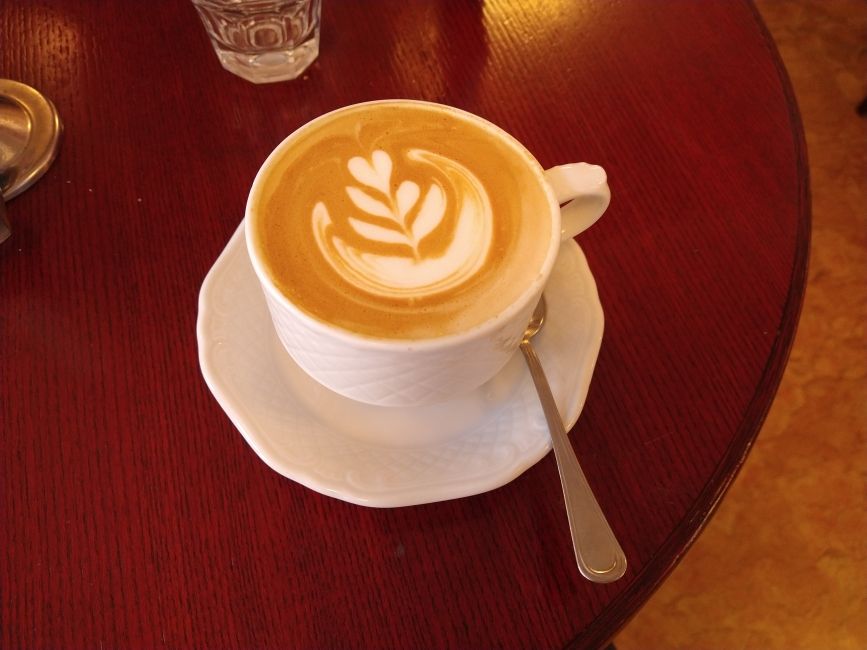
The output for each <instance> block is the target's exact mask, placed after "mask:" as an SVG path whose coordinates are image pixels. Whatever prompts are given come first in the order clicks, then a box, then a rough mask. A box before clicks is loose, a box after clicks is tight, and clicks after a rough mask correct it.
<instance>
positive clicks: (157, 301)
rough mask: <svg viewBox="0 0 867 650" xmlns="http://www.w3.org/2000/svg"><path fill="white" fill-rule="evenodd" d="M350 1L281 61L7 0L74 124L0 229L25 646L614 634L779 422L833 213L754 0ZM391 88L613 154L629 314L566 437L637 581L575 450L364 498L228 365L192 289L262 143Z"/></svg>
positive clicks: (10, 473)
mask: <svg viewBox="0 0 867 650" xmlns="http://www.w3.org/2000/svg"><path fill="white" fill-rule="evenodd" d="M323 5H324V6H323V17H322V43H321V52H320V56H319V58H318V60H317V61H316V62H315V63H314V65H313V66H312V67H311V68H310V69H309V70H308V71H307V72H306V73H304V75H303V76H302V77H301V78H299V79H297V80H295V81H293V82H284V83H276V84H272V85H262V86H256V85H253V84H250V83H248V82H246V81H244V80H242V79H239V78H237V77H235V76H233V75H231V74H229V73H228V72H226V71H224V70H223V69H222V68H221V67H220V66H219V63H218V61H217V59H216V57H215V56H214V53H213V51H212V50H211V48H210V45H209V43H208V40H207V37H206V34H205V32H204V29H203V28H202V26H201V24H200V22H199V19H198V17H197V15H196V13H195V11H194V9H193V7H192V5H191V4H190V3H188V2H185V1H183V0H176V1H174V2H161V3H109V2H105V3H90V2H84V1H78V0H76V1H73V0H64V1H62V2H61V1H60V0H51V1H46V2H42V3H39V4H31V3H28V2H26V1H25V0H7V2H5V3H4V6H3V11H2V12H0V61H2V62H3V66H2V67H3V75H4V76H6V77H9V78H11V79H15V80H18V81H21V82H24V83H27V84H29V85H31V86H34V87H35V88H37V89H39V90H40V91H42V92H43V93H44V94H45V95H46V96H48V97H49V98H50V99H51V100H53V102H54V103H55V105H56V106H57V109H58V111H59V113H60V116H61V119H62V120H63V122H64V126H65V132H64V139H63V142H62V145H61V150H60V153H59V156H58V158H57V160H56V162H55V163H54V165H53V167H52V168H51V169H50V170H49V171H48V172H47V173H46V175H45V176H44V177H43V178H42V179H41V180H40V181H39V182H38V183H36V185H34V186H33V187H32V188H31V189H29V190H28V191H27V192H25V193H24V194H22V195H20V196H19V197H17V198H15V199H14V200H12V201H10V202H9V205H8V212H9V219H10V222H11V225H12V230H13V235H12V238H11V239H10V240H8V241H7V242H6V243H5V244H3V245H2V246H0V359H2V364H0V431H2V436H0V440H2V445H0V450H2V451H0V475H2V499H0V503H2V525H0V548H3V554H2V556H3V559H2V560H0V585H2V589H0V622H2V623H0V644H2V645H3V646H4V647H29V648H42V647H45V648H52V647H91V648H97V647H129V648H131V647H163V646H165V647H172V648H181V647H222V648H233V647H298V648H301V647H305V648H306V647H382V648H397V647H406V648H416V647H446V646H450V647H460V648H466V647H508V648H513V647H514V648H540V647H563V646H568V647H573V648H593V647H599V646H601V645H604V644H605V643H606V642H607V640H609V639H610V638H611V637H612V636H613V635H614V634H615V632H616V631H617V630H618V629H619V628H620V626H622V625H623V624H624V623H625V621H627V620H628V619H629V617H630V616H631V615H632V614H633V613H634V612H635V611H636V610H637V609H638V608H639V607H640V606H641V605H642V603H643V602H644V601H645V600H646V599H647V598H648V597H649V596H650V594H651V593H652V592H653V590H654V589H655V588H656V587H657V586H658V585H659V584H660V583H661V581H662V580H664V578H665V577H666V575H667V574H668V572H669V571H671V569H672V568H673V567H674V566H675V565H676V564H677V562H678V560H679V559H680V558H681V557H682V556H683V554H684V553H685V552H686V551H687V549H688V547H689V546H690V544H691V543H692V541H693V540H694V539H695V538H696V536H697V535H698V534H699V533H700V532H701V530H702V527H703V526H704V524H705V523H706V522H707V520H708V518H709V517H710V516H711V514H712V513H713V511H714V510H715V508H716V506H717V505H718V503H719V501H720V500H721V499H722V498H723V495H724V494H725V491H726V489H727V487H728V486H729V484H730V483H731V481H732V480H733V478H734V476H735V475H736V473H737V471H738V469H739V467H740V466H741V465H742V463H743V462H744V459H745V457H746V455H747V453H748V451H749V449H750V447H751V444H752V443H753V441H754V440H755V437H756V435H757V433H758V431H759V429H760V427H761V424H762V420H763V418H764V416H765V414H766V413H767V410H768V408H769V405H770V403H771V401H772V399H773V396H774V392H775V390H776V388H777V385H778V383H779V380H780V376H781V373H782V371H783V367H784V365H785V363H786V358H787V355H788V352H789V349H790V346H791V343H792V338H793V334H794V330H795V326H796V323H797V319H798V314H799V309H800V306H801V300H802V295H803V291H804V284H805V270H806V263H807V254H808V246H809V229H810V226H809V185H808V178H807V171H806V169H807V168H806V162H805V158H806V154H805V147H804V141H803V135H802V130H801V125H800V121H799V117H798V111H797V107H796V105H795V101H794V99H793V94H792V90H791V87H790V85H789V82H788V79H787V77H786V74H785V72H784V70H783V68H782V65H781V63H780V60H779V57H778V56H777V53H776V50H775V48H774V45H773V43H772V41H771V39H770V37H769V35H768V33H767V31H766V30H765V28H764V26H763V25H762V23H761V21H760V19H759V17H758V14H757V12H756V10H755V9H754V7H753V6H752V5H750V4H749V3H747V2H731V1H730V0H718V1H713V2H702V3H694V2H689V1H677V2H667V3H664V4H658V3H646V2H618V1H615V0H599V1H596V2H590V1H586V2H585V1H581V2H572V1H569V2H565V1H564V2H554V1H551V2H534V3H525V2H522V1H519V0H488V1H486V2H481V1H472V0H466V1H451V0H443V1H441V2H426V1H424V0H417V1H406V0H393V1H388V2H386V1H381V2H376V3H360V2H357V3H349V2H343V3H338V2H332V1H330V0H325V2H324V3H323ZM391 97H406V98H414V99H426V100H431V101H436V102H441V103H446V104H451V105H454V106H457V107H460V108H463V109H466V110H469V111H471V112H474V113H476V114H478V115H481V116H483V117H485V118H487V119H489V120H491V121H493V122H495V123H496V124H498V125H500V126H502V127H503V128H504V129H506V130H507V131H509V132H511V133H512V134H513V135H515V136H516V137H517V138H518V139H519V140H521V141H522V142H523V143H524V144H525V145H526V146H527V148H528V149H529V150H530V151H532V152H533V153H534V154H535V156H536V157H537V158H538V160H539V161H540V162H541V163H542V165H543V166H545V167H549V166H552V165H555V164H560V163H565V162H573V161H576V160H587V161H592V162H595V163H598V164H601V165H603V166H604V167H605V168H606V170H607V172H608V176H609V182H610V185H611V188H612V194H613V200H612V203H611V207H610V209H609V212H608V214H607V215H606V216H605V218H604V219H602V221H600V222H599V223H598V224H596V226H594V227H593V228H592V229H591V230H589V231H588V232H587V233H585V234H583V235H582V236H581V237H580V244H581V247H582V249H583V250H584V253H585V254H586V257H587V260H588V262H589V266H590V268H591V269H592V272H593V275H594V276H595V279H596V283H597V287H598V291H599V296H600V300H601V303H602V306H603V310H604V314H605V332H604V338H603V341H602V346H601V350H600V353H599V358H598V362H597V365H596V369H595V374H594V377H593V381H592V385H591V387H590V390H589V394H588V397H587V400H586V404H585V407H584V410H583V413H582V414H581V417H580V419H579V420H578V422H577V424H576V425H575V426H574V427H573V428H572V430H571V432H570V438H571V442H572V445H573V446H574V449H575V451H576V453H577V455H578V457H579V459H580V460H581V462H582V464H583V467H584V469H585V472H586V474H587V476H588V479H589V481H590V483H591V484H592V486H593V488H594V491H595V493H596V495H597V497H598V499H599V502H600V504H601V506H602V509H603V510H604V511H605V513H606V514H607V516H608V519H609V521H610V523H611V525H612V528H613V529H614V531H615V532H616V534H617V536H618V537H619V539H620V540H621V542H622V545H623V548H624V550H625V552H626V555H627V557H628V560H629V569H628V571H627V574H626V576H625V577H624V578H623V579H622V580H620V581H618V582H615V583H613V584H609V585H597V584H592V583H590V582H587V581H586V580H584V579H583V578H582V577H581V576H580V575H579V573H578V571H577V568H576V567H575V563H574V558H573V556H572V548H571V541H570V537H569V533H568V528H567V525H566V517H565V510H564V507H563V502H562V495H561V492H560V483H559V478H558V475H557V471H556V467H555V464H554V460H553V457H552V455H550V454H549V455H548V456H546V457H545V458H544V459H543V460H542V461H540V462H539V463H538V464H536V465H534V466H533V467H531V468H530V469H529V470H527V471H526V472H524V473H523V474H522V475H521V476H519V477H518V478H517V479H515V480H514V481H512V482H510V483H508V484H507V485H505V486H503V487H501V488H499V489H496V490H493V491H489V492H485V493H482V494H479V495H476V496H470V497H466V498H460V499H454V500H448V501H442V502H437V503H431V504H425V505H418V506H412V507H402V508H367V507H362V506H358V505H352V504H349V503H346V502H344V501H341V500H338V499H334V498H330V497H328V496H324V495H322V494H319V493H317V492H314V491H312V490H310V489H307V488H305V487H303V486H301V485H299V484H297V483H295V482H293V481H290V480H288V479H286V478H284V477H282V476H280V475H279V474H277V473H276V472H274V471H272V470H271V469H269V467H267V466H266V465H265V464H264V463H263V462H261V461H260V460H259V458H258V457H257V456H256V454H254V453H253V451H251V449H250V448H249V447H248V445H247V444H246V443H245V441H244V439H243V438H242V436H241V435H239V433H238V431H237V430H236V429H235V427H234V426H233V425H232V423H231V422H230V421H229V419H228V418H227V417H226V415H225V414H224V412H223V411H222V410H221V408H220V407H219V405H218V404H217V402H216V401H215V400H214V398H213V397H212V395H211V394H210V392H209V391H208V388H207V387H206V385H205V383H204V381H203V379H202V375H201V373H200V369H199V364H198V357H197V347H196V317H197V295H198V292H199V289H200V286H201V283H202V280H203V278H204V277H205V275H206V273H207V272H208V270H209V269H210V268H211V265H212V264H213V263H214V260H215V258H216V257H217V255H218V254H219V253H220V251H221V250H222V249H223V247H224V246H225V244H226V242H227V241H228V239H229V237H230V235H231V234H232V233H233V232H234V231H235V229H236V228H237V226H238V224H239V222H240V221H241V219H242V217H243V212H244V205H245V200H246V195H247V190H248V188H249V186H250V183H251V181H252V179H253V176H254V175H255V173H256V171H257V169H258V167H259V165H260V164H261V163H262V161H263V160H264V158H265V157H266V156H267V154H268V153H269V152H270V151H271V149H272V148H273V147H274V146H275V145H276V144H277V143H278V142H279V141H280V140H281V139H282V138H283V137H285V136H286V135H287V134H288V133H290V132H291V131H292V130H294V129H295V128H297V127H298V126H300V125H301V124H303V123H305V122H307V121H308V120H310V119H312V118H313V117H315V116H317V115H320V114H322V113H324V112H326V111H328V110H331V109H333V108H336V107H339V106H342V105H346V104H350V103H354V102H359V101H365V100H371V99H379V98H391ZM540 413H541V412H540ZM540 417H541V415H540ZM745 534H748V531H745Z"/></svg>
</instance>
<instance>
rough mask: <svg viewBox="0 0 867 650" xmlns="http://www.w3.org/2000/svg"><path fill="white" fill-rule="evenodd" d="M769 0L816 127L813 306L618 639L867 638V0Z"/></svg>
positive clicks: (810, 134)
mask: <svg viewBox="0 0 867 650" xmlns="http://www.w3.org/2000/svg"><path fill="white" fill-rule="evenodd" d="M757 4H758V7H759V10H760V12H761V14H762V16H763V18H764V20H765V22H766V24H767V26H768V28H769V30H770V32H771V33H772V35H773V36H774V39H775V40H776V42H777V46H778V48H779V50H780V53H781V55H782V58H783V60H784V62H785V64H786V67H787V69H788V71H789V76H790V77H791V79H792V83H793V85H794V88H795V93H796V95H797V98H798V103H799V106H800V109H801V114H802V118H803V121H804V128H805V131H806V139H807V148H808V153H809V158H810V174H811V177H812V182H811V184H812V192H813V238H812V251H811V256H810V270H809V284H808V288H807V293H806V298H805V302H804V310H803V313H802V316H801V321H800V325H799V329H798V333H797V336H796V339H795V344H794V348H793V350H792V355H791V358H790V360H789V365H788V367H787V369H786V373H785V375H784V378H783V382H782V385H781V386H780V390H779V392H778V394H777V397H776V401H775V402H774V405H773V407H772V408H771V412H770V414H769V416H768V419H767V421H766V423H765V425H764V427H763V429H762V432H761V434H760V435H759V438H758V441H757V443H756V445H755V447H754V448H753V451H752V453H751V454H750V457H749V458H748V460H747V463H746V465H745V467H744V469H743V470H742V472H741V474H740V476H739V477H738V478H737V480H736V481H735V484H734V486H733V487H732V488H731V490H730V491H729V493H728V495H727V496H726V498H725V500H724V501H723V503H722V506H721V507H720V509H719V511H718V512H717V514H716V515H715V516H714V518H713V520H712V521H711V523H710V525H709V526H708V527H707V529H706V530H705V531H704V532H703V533H702V535H701V537H700V538H699V539H698V541H697V542H696V543H695V545H694V546H693V548H692V549H691V550H690V552H689V553H688V554H687V556H686V558H685V559H684V560H683V562H682V563H681V564H680V566H679V567H678V568H677V569H675V571H674V572H673V573H672V575H671V576H670V578H669V579H668V581H667V582H666V583H665V584H664V585H663V586H662V588H661V589H660V590H659V591H658V592H657V593H656V594H654V596H653V597H652V598H651V600H650V601H649V602H648V603H647V605H646V606H645V607H644V608H643V609H642V610H641V612H640V613H639V614H638V615H637V616H636V617H635V618H634V619H633V620H632V622H631V623H630V624H629V625H628V626H627V627H626V628H625V629H624V630H623V631H622V632H621V634H620V635H619V636H618V637H617V639H616V640H615V642H616V645H617V650H667V649H669V648H684V649H702V650H714V649H721V650H730V649H737V650H740V649H747V650H749V649H752V648H756V649H759V648H760V649H762V650H770V649H776V648H780V649H785V650H790V649H794V648H805V649H810V650H812V649H816V650H824V649H829V650H832V649H833V650H846V649H849V648H851V649H852V650H864V649H865V648H867V504H865V495H867V486H865V476H867V442H865V440H867V332H865V323H867V117H862V118H859V117H858V115H857V114H856V111H855V109H856V106H857V105H858V104H859V103H860V102H861V101H862V100H863V99H864V98H865V95H867V2H865V1H864V0H789V1H787V2H783V1H782V0H759V1H758V3H757ZM732 46H733V47H735V46H736V44H734V43H733V44H732Z"/></svg>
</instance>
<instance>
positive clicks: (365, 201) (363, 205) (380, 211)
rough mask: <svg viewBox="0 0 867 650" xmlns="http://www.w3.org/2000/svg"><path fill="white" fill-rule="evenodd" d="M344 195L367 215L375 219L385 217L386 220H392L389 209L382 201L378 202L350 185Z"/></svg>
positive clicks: (392, 216)
mask: <svg viewBox="0 0 867 650" xmlns="http://www.w3.org/2000/svg"><path fill="white" fill-rule="evenodd" d="M346 193H347V194H348V195H349V198H350V199H352V202H353V203H354V204H355V206H356V207H357V208H358V209H360V210H364V211H365V212H367V213H368V214H372V215H373V216H375V217H386V218H387V219H394V215H393V214H392V212H391V209H390V208H389V207H388V206H387V205H385V203H383V202H382V201H378V200H376V199H375V198H373V197H372V196H370V194H368V193H367V192H364V191H362V190H360V189H358V188H357V187H352V186H351V185H350V186H349V187H347V188H346Z"/></svg>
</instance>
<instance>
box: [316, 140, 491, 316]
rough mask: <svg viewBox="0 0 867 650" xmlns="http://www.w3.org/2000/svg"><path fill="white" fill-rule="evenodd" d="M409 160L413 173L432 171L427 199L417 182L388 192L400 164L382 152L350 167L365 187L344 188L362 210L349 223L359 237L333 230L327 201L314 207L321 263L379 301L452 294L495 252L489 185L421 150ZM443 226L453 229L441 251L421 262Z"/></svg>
mask: <svg viewBox="0 0 867 650" xmlns="http://www.w3.org/2000/svg"><path fill="white" fill-rule="evenodd" d="M405 156H406V158H407V159H409V160H411V161H413V162H414V163H415V164H414V166H413V170H414V171H416V172H418V171H419V170H422V171H423V170H424V169H425V168H429V169H430V170H431V174H430V181H429V184H428V187H427V191H426V192H425V193H424V198H422V191H421V187H420V186H419V184H417V183H415V182H413V181H408V180H404V181H403V182H401V183H400V184H399V185H398V186H397V189H396V190H395V191H394V192H392V191H391V187H392V185H391V175H392V171H393V169H394V166H395V165H394V162H393V161H392V159H391V157H390V156H389V155H388V154H387V153H386V152H384V151H382V150H379V149H377V150H376V151H374V152H373V153H372V154H371V157H370V160H367V159H365V158H362V157H360V156H355V157H353V158H351V159H350V160H349V162H348V164H347V167H348V169H349V173H350V174H351V175H352V177H353V178H354V179H355V180H356V181H357V182H358V183H360V184H361V185H364V186H365V187H366V188H367V189H362V188H359V187H354V186H351V185H350V186H347V187H346V192H347V195H348V196H349V198H350V200H351V201H352V204H353V205H354V207H355V208H357V209H358V210H359V211H360V212H358V213H355V214H352V215H346V216H345V217H344V223H346V224H348V225H349V227H350V228H351V229H352V231H353V233H354V235H353V236H350V233H348V232H347V231H346V230H343V231H340V229H339V228H337V227H336V225H335V223H334V222H333V221H332V219H331V215H330V214H329V212H328V208H327V207H326V205H325V203H324V202H322V201H319V202H317V203H316V205H315V206H314V208H313V211H312V225H313V232H314V236H315V238H316V242H317V244H318V246H319V249H320V251H321V252H322V254H323V257H324V258H325V260H326V261H327V262H328V263H329V264H330V265H331V267H332V269H334V271H336V272H337V273H338V274H339V275H340V276H341V277H342V278H343V279H344V280H346V281H347V282H350V283H351V284H353V285H355V286H356V287H357V288H359V289H361V290H363V291H366V292H368V293H371V294H374V295H379V296H383V297H387V298H413V299H415V298H423V297H425V296H430V295H434V294H437V293H442V292H445V291H448V290H450V289H453V288H455V287H457V286H459V285H460V284H462V283H464V282H466V281H468V280H469V279H470V278H472V277H473V276H474V275H475V274H476V273H478V272H479V271H480V269H481V268H482V266H483V265H484V262H485V260H486V258H487V256H488V252H489V250H490V248H491V241H492V238H493V211H492V209H491V203H490V199H489V198H488V195H487V192H486V190H485V187H484V186H483V185H482V183H481V182H480V181H479V179H478V178H477V177H476V176H475V174H473V173H472V172H471V171H470V170H469V169H467V168H466V167H464V166H463V165H461V164H460V163H458V162H457V161H454V160H451V159H449V158H446V157H444V156H441V155H439V154H435V153H432V152H430V151H425V150H421V149H410V150H408V151H407V152H406V154H405ZM426 184H427V183H426ZM373 194H376V196H374V195H373ZM446 215H448V216H449V220H448V221H446V220H445V217H446ZM446 223H448V224H449V225H448V230H447V231H444V230H442V228H441V229H440V230H439V231H438V232H439V235H438V237H442V238H443V240H444V241H445V242H446V243H445V247H444V249H443V248H440V252H438V253H437V254H436V255H430V254H426V255H424V256H423V255H422V254H421V252H420V250H419V245H420V244H421V242H422V240H423V239H425V237H427V236H428V235H431V233H433V232H434V231H435V230H437V228H438V226H443V227H445V224H446ZM341 232H342V233H343V234H340V233H341ZM344 235H345V236H344ZM381 244H400V245H399V246H396V247H394V248H392V249H388V248H387V247H386V248H383V247H382V246H381ZM410 251H411V253H412V254H411V255H407V254H406V253H407V252H410Z"/></svg>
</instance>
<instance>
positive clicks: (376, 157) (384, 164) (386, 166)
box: [348, 149, 392, 194]
mask: <svg viewBox="0 0 867 650" xmlns="http://www.w3.org/2000/svg"><path fill="white" fill-rule="evenodd" d="M370 159H371V162H368V161H367V160H365V159H364V158H362V157H361V156H355V157H353V158H350V160H349V164H348V167H349V173H350V174H352V176H353V177H354V178H355V180H357V181H358V182H359V183H362V184H364V185H367V186H368V187H372V188H374V189H377V190H379V191H380V192H382V193H383V194H388V193H389V190H390V189H391V187H390V184H391V168H392V163H391V156H389V155H388V154H387V153H385V152H384V151H383V150H382V149H377V150H376V151H374V152H373V154H372V155H371V156H370Z"/></svg>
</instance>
